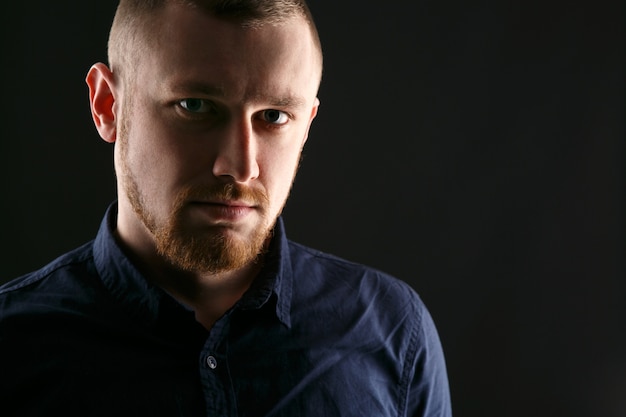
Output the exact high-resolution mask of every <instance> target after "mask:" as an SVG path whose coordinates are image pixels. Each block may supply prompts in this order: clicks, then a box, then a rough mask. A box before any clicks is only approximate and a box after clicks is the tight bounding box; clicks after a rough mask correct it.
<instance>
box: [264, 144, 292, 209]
mask: <svg viewBox="0 0 626 417" xmlns="http://www.w3.org/2000/svg"><path fill="white" fill-rule="evenodd" d="M300 153H301V152H300V148H299V147H298V148H296V149H291V150H288V151H286V152H276V151H275V152H271V154H270V155H271V156H269V157H268V158H266V159H265V160H264V161H263V167H264V169H263V170H262V172H263V175H264V178H263V179H262V180H261V181H262V182H263V183H264V186H265V187H266V189H267V192H268V194H269V197H270V199H271V201H272V205H273V206H274V207H275V209H276V210H279V209H280V208H281V207H282V206H283V204H284V202H285V199H286V198H287V196H288V194H289V191H290V189H291V185H292V184H293V180H294V176H295V173H296V170H297V167H298V164H299V162H300Z"/></svg>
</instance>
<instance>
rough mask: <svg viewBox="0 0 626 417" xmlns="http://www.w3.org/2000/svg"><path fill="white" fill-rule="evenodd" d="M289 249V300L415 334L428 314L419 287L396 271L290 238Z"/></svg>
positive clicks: (309, 307)
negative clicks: (411, 284) (347, 257)
mask: <svg viewBox="0 0 626 417" xmlns="http://www.w3.org/2000/svg"><path fill="white" fill-rule="evenodd" d="M290 251H291V263H292V268H293V270H292V273H293V294H294V301H293V302H294V304H295V306H302V305H304V306H306V307H305V310H309V313H311V314H317V315H319V314H320V313H323V312H330V314H331V315H334V317H344V318H348V317H350V318H351V319H352V320H354V319H355V318H359V320H365V321H367V322H368V325H369V326H374V327H378V328H380V329H381V330H383V329H386V330H387V331H390V332H391V331H401V332H406V333H412V334H414V335H415V334H416V333H422V331H423V329H421V327H422V326H423V325H424V323H423V321H424V320H425V321H426V322H428V320H429V319H430V317H429V314H428V311H427V308H426V306H425V304H424V302H423V301H422V299H421V298H420V296H419V294H418V293H417V291H416V290H415V289H414V288H413V287H411V286H410V285H409V284H408V283H407V282H406V281H404V280H402V279H401V278H399V277H396V276H393V275H391V274H389V273H387V272H384V271H381V270H379V269H377V268H375V267H372V266H369V265H366V264H362V263H358V262H354V261H350V260H347V259H344V258H342V257H339V256H335V255H333V254H329V253H326V252H323V251H320V250H316V249H313V248H310V247H307V246H304V245H301V244H298V243H294V242H290ZM296 308H297V307H296ZM313 310H315V311H313ZM426 325H427V326H428V323H426ZM400 329H402V330H400ZM405 336H406V337H409V335H408V334H405Z"/></svg>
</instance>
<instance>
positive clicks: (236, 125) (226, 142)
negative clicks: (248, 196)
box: [213, 120, 259, 183]
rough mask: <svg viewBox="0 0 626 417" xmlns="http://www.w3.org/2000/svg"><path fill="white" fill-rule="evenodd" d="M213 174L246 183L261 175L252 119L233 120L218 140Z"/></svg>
mask: <svg viewBox="0 0 626 417" xmlns="http://www.w3.org/2000/svg"><path fill="white" fill-rule="evenodd" d="M213 175H215V176H216V177H218V178H226V179H230V180H231V181H235V182H240V183H245V182H248V181H250V180H253V179H255V178H257V177H258V176H259V165H258V162H257V144H256V141H255V136H254V131H253V127H252V123H251V122H250V121H246V120H242V121H234V120H233V121H232V122H231V123H228V124H227V125H226V126H225V127H224V131H223V135H222V138H221V140H218V144H217V151H216V156H215V161H214V163H213Z"/></svg>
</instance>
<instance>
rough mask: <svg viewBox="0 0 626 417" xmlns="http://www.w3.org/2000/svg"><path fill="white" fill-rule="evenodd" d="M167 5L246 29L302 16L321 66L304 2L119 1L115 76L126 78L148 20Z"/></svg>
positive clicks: (112, 36) (113, 42)
mask: <svg viewBox="0 0 626 417" xmlns="http://www.w3.org/2000/svg"><path fill="white" fill-rule="evenodd" d="M170 3H175V4H181V5H184V6H189V7H195V8H198V9H201V10H203V11H205V12H206V13H208V14H210V15H213V16H215V17H217V18H220V19H225V20H231V21H233V22H236V23H238V24H240V25H241V26H242V27H249V28H255V27H260V26H263V25H266V24H278V23H280V22H283V21H285V20H287V19H289V18H292V17H294V16H299V17H302V18H304V20H305V21H306V22H307V24H308V25H309V28H310V30H311V35H312V36H311V37H312V39H313V42H314V46H315V48H316V49H317V51H318V54H319V58H320V65H321V62H322V47H321V42H320V38H319V34H318V32H317V28H316V25H315V22H314V21H313V16H312V14H311V11H310V9H309V7H308V5H307V4H306V1H305V0H120V2H119V4H118V6H117V10H116V12H115V17H114V19H113V24H112V25H111V31H110V33H109V42H108V61H109V66H110V67H111V70H112V71H113V72H114V73H117V76H118V77H120V76H121V77H122V78H124V77H126V76H130V74H124V68H132V63H133V62H132V60H133V59H134V58H135V57H136V56H137V55H138V52H139V50H137V49H136V48H137V47H141V46H142V43H141V42H142V40H144V39H148V37H147V36H145V31H147V30H150V29H152V28H153V27H152V26H151V24H152V22H151V21H150V19H149V17H150V16H153V15H155V14H156V13H157V12H159V11H160V10H162V9H163V8H164V7H165V6H166V5H167V4H170ZM154 30H157V29H156V28H154Z"/></svg>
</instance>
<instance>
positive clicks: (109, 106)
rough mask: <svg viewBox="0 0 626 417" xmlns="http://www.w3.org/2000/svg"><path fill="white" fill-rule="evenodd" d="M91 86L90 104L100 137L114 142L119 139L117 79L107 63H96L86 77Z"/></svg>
mask: <svg viewBox="0 0 626 417" xmlns="http://www.w3.org/2000/svg"><path fill="white" fill-rule="evenodd" d="M85 81H86V82H87V85H88V86H89V104H90V106H91V117H92V118H93V122H94V124H95V125H96V129H97V130H98V133H99V134H100V137H102V139H104V140H105V141H106V142H109V143H113V142H115V140H116V139H117V124H116V115H115V107H116V106H115V80H114V77H113V73H112V72H111V70H110V69H109V67H107V66H106V65H105V64H103V63H101V62H99V63H97V64H94V65H93V66H92V67H91V68H90V69H89V72H88V73H87V78H86V79H85Z"/></svg>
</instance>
